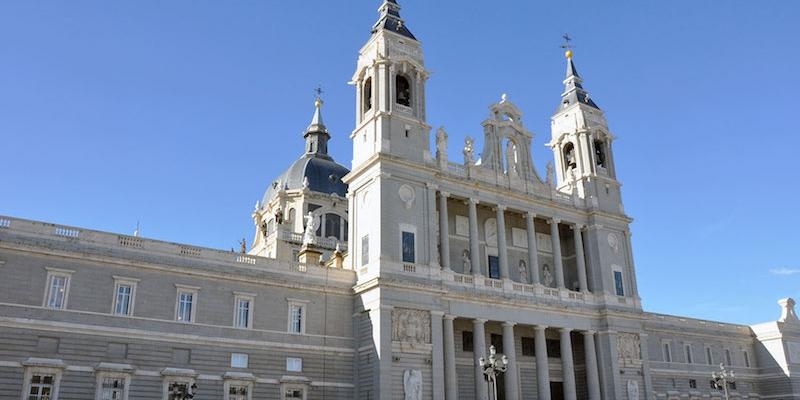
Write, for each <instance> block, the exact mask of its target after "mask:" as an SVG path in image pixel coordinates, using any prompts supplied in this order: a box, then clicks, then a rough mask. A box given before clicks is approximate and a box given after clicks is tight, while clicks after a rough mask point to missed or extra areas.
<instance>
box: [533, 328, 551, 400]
mask: <svg viewBox="0 0 800 400" xmlns="http://www.w3.org/2000/svg"><path fill="white" fill-rule="evenodd" d="M546 329H547V326H545V325H537V326H536V327H534V330H535V332H536V334H535V337H534V345H535V346H536V384H537V386H538V388H539V400H550V364H549V363H548V361H547V338H546V337H545V330H546Z"/></svg>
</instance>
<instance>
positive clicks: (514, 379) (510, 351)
mask: <svg viewBox="0 0 800 400" xmlns="http://www.w3.org/2000/svg"><path fill="white" fill-rule="evenodd" d="M516 324H517V323H516V322H510V321H507V322H503V354H505V356H506V357H507V358H508V369H507V370H506V372H505V380H506V400H519V383H518V382H519V373H518V372H517V349H516V347H515V346H514V343H515V341H514V325H516Z"/></svg>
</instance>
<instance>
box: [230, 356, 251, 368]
mask: <svg viewBox="0 0 800 400" xmlns="http://www.w3.org/2000/svg"><path fill="white" fill-rule="evenodd" d="M248 358H249V357H248V356H247V354H244V353H231V368H247V363H248Z"/></svg>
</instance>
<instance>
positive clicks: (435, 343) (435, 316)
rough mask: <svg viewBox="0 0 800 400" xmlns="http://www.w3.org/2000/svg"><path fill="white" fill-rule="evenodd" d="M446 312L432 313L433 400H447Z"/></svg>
mask: <svg viewBox="0 0 800 400" xmlns="http://www.w3.org/2000/svg"><path fill="white" fill-rule="evenodd" d="M443 316H444V312H442V311H431V347H432V348H433V349H432V354H431V382H432V385H431V386H432V389H433V400H445V399H444V391H445V387H444V385H445V381H444V343H443V339H444V338H443V332H442V317H443Z"/></svg>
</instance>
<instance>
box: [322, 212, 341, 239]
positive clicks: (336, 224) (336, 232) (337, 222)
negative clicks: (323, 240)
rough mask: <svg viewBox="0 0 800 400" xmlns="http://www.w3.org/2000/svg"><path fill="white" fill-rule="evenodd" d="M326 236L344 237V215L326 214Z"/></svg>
mask: <svg viewBox="0 0 800 400" xmlns="http://www.w3.org/2000/svg"><path fill="white" fill-rule="evenodd" d="M325 237H335V238H336V239H337V240H341V239H342V217H340V216H338V215H336V214H330V213H328V214H325Z"/></svg>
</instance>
